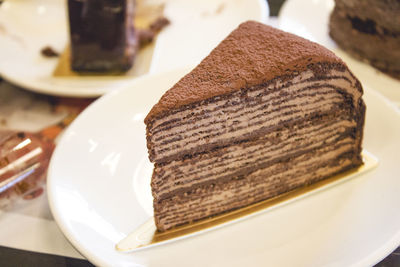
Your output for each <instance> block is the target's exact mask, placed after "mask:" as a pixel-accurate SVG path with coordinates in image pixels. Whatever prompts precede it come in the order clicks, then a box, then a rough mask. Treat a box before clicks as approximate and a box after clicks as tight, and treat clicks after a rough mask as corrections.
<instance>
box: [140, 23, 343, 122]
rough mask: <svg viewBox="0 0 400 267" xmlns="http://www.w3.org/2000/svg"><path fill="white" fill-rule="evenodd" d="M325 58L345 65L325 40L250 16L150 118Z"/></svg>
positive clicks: (156, 106)
mask: <svg viewBox="0 0 400 267" xmlns="http://www.w3.org/2000/svg"><path fill="white" fill-rule="evenodd" d="M320 62H323V63H336V64H340V65H345V64H344V63H343V62H342V60H341V59H339V58H338V57H337V56H335V54H333V53H332V52H331V51H329V50H328V49H326V48H324V47H322V46H321V45H319V44H316V43H314V42H311V41H308V40H305V39H303V38H301V37H298V36H296V35H293V34H290V33H286V32H283V31H281V30H278V29H275V28H272V27H270V26H267V25H264V24H261V23H258V22H255V21H247V22H245V23H242V24H241V25H240V26H239V27H238V28H237V29H236V30H234V31H233V32H232V33H231V34H230V35H229V36H228V37H227V38H226V39H225V40H223V41H222V42H221V43H220V44H219V45H218V46H217V47H216V48H215V49H214V50H213V51H212V52H211V53H210V54H209V55H208V56H207V57H206V58H205V59H204V60H203V61H202V62H201V63H200V64H199V65H198V66H197V67H196V68H195V69H194V70H193V71H191V72H190V73H189V74H187V75H186V76H184V77H183V78H182V79H181V80H180V81H178V82H177V83H176V84H175V85H174V86H173V87H172V88H171V89H169V90H168V91H167V92H166V93H165V94H164V95H163V96H162V97H161V99H160V100H159V102H158V103H157V104H156V105H155V106H154V107H153V108H152V109H151V111H150V112H149V114H148V115H147V117H146V119H145V123H146V124H147V123H149V122H150V120H151V119H152V118H154V117H155V116H157V115H159V114H162V113H164V112H167V111H169V110H171V109H175V108H179V107H181V106H184V105H187V104H191V103H195V102H198V101H201V100H204V99H208V98H210V97H213V96H217V95H223V94H228V93H231V92H233V91H236V90H239V89H241V88H245V87H251V86H254V85H257V84H261V83H265V82H267V81H269V80H271V79H273V78H274V77H277V76H286V75H293V73H294V72H296V71H297V72H301V71H304V70H306V69H307V68H308V66H309V65H313V64H315V63H320Z"/></svg>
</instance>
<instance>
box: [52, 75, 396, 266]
mask: <svg viewBox="0 0 400 267" xmlns="http://www.w3.org/2000/svg"><path fill="white" fill-rule="evenodd" d="M183 74H184V71H174V72H170V73H164V74H156V75H153V76H144V77H141V78H138V79H137V80H136V81H135V83H134V84H133V85H132V86H131V87H129V88H126V89H123V90H115V91H114V92H112V93H111V94H108V95H106V96H104V97H103V98H101V99H100V100H98V101H97V102H95V103H94V104H93V105H91V106H90V107H89V108H88V109H87V110H85V111H84V112H83V114H82V115H81V116H80V117H78V118H77V119H76V121H74V122H73V124H72V125H71V126H70V127H69V128H68V130H67V131H66V133H65V134H64V135H63V138H62V139H61V140H60V143H59V144H58V146H57V149H56V151H55V153H54V155H53V158H52V160H51V165H50V168H49V177H48V193H49V201H50V206H51V210H52V212H53V215H54V217H55V219H56V221H57V223H58V224H59V226H60V228H61V229H62V231H63V232H64V234H65V235H66V236H67V238H68V239H69V240H70V241H71V242H72V244H73V245H74V246H75V247H76V248H77V249H78V250H79V251H80V252H81V253H82V254H83V255H84V256H85V257H87V258H88V259H89V260H90V261H91V262H93V263H94V264H96V265H99V266H142V265H144V266H350V265H356V266H358V265H360V266H366V265H372V264H374V263H376V262H378V261H379V260H381V259H382V258H384V257H385V256H386V255H387V254H389V253H390V252H391V251H392V250H393V249H395V248H396V247H397V246H398V245H399V244H400V213H399V212H398V204H399V203H400V194H399V192H400V179H399V173H400V167H399V164H398V153H399V152H398V151H400V139H399V136H400V114H399V112H398V111H396V109H395V108H394V106H393V105H392V104H390V102H389V101H387V100H385V98H384V97H382V96H381V95H380V94H379V93H376V92H375V91H373V90H367V91H366V95H365V101H366V104H367V106H368V108H367V119H366V127H365V140H364V148H365V149H366V150H368V151H369V152H371V153H372V154H374V155H375V156H376V157H378V158H379V161H380V162H379V165H378V167H377V168H375V169H374V170H372V171H371V172H369V173H366V174H364V175H361V176H358V177H357V178H354V179H351V180H349V181H346V182H343V183H340V184H338V185H335V186H333V187H330V188H329V189H326V190H322V191H321V192H316V193H315V194H311V195H308V196H306V197H304V198H302V199H300V200H298V201H295V202H292V203H290V205H283V206H279V207H277V208H275V209H271V210H269V211H267V212H265V213H263V214H261V215H257V216H254V217H251V218H248V219H246V220H244V221H242V222H238V223H234V224H230V225H228V226H225V227H222V228H220V229H218V230H214V231H210V232H207V233H204V234H201V235H197V236H194V237H191V238H187V239H184V240H179V241H175V242H172V243H169V244H165V245H160V246H158V247H153V248H149V249H144V250H142V251H137V252H134V253H130V254H124V253H119V252H117V251H116V250H115V244H116V243H117V242H119V241H120V240H121V239H122V238H124V237H125V236H126V235H128V234H129V233H130V232H131V231H132V230H134V229H135V228H137V227H138V226H139V225H141V224H142V223H144V222H146V221H147V220H148V219H149V218H150V217H151V214H152V204H151V201H152V199H151V194H150V186H149V179H150V175H151V171H152V170H151V164H150V163H149V162H148V160H147V150H146V144H145V126H144V123H143V119H144V117H145V115H146V114H147V112H148V111H149V110H150V108H151V107H152V105H153V104H154V103H156V102H157V101H158V99H159V98H160V96H161V95H162V93H163V92H164V91H165V90H166V89H168V88H169V87H170V86H171V85H172V84H174V83H175V82H176V81H177V80H178V79H179V78H180V77H181V76H183Z"/></svg>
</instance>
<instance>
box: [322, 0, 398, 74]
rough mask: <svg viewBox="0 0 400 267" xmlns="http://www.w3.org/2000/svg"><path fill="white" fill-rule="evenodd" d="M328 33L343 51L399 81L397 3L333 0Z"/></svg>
mask: <svg viewBox="0 0 400 267" xmlns="http://www.w3.org/2000/svg"><path fill="white" fill-rule="evenodd" d="M329 30H330V32H329V34H330V36H331V37H332V39H333V40H335V41H336V43H337V44H338V45H339V47H341V48H342V49H343V50H345V51H346V52H348V53H349V54H351V55H352V56H354V57H356V58H358V59H362V60H365V61H367V62H369V63H370V64H371V65H372V66H374V67H375V68H377V69H379V70H381V71H382V72H385V73H387V74H389V75H391V76H393V77H394V78H397V79H400V1H399V0H379V1H378V0H335V8H334V10H333V12H332V14H331V17H330V23H329Z"/></svg>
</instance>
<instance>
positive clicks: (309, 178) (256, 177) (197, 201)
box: [154, 138, 361, 231]
mask: <svg viewBox="0 0 400 267" xmlns="http://www.w3.org/2000/svg"><path fill="white" fill-rule="evenodd" d="M360 164H361V159H360V157H359V154H358V152H355V151H354V144H353V140H351V138H345V139H343V140H341V141H340V142H338V143H337V144H333V145H330V146H324V147H322V148H320V149H318V150H315V151H310V152H308V153H305V154H302V155H299V156H297V157H287V158H285V159H284V160H282V161H279V162H276V163H275V164H272V165H270V166H268V167H266V168H261V169H258V170H256V171H254V172H252V173H251V174H249V175H247V176H238V177H235V178H233V179H231V180H230V181H228V182H225V183H215V184H209V185H205V186H201V187H198V188H196V189H194V190H193V191H190V192H186V193H183V194H176V195H174V196H173V197H171V198H168V199H164V200H162V201H159V202H157V201H155V202H154V211H155V213H154V216H155V222H156V225H157V228H158V229H159V230H160V231H164V230H167V229H169V228H171V227H173V226H176V225H181V224H185V223H188V222H192V221H196V220H199V219H202V218H205V217H208V216H210V215H214V214H219V213H222V212H226V211H229V210H233V209H237V208H240V207H244V206H246V205H249V204H252V203H255V202H258V201H261V200H265V199H268V198H271V197H274V196H276V195H278V194H282V193H285V192H288V191H290V190H293V189H295V188H297V187H299V186H303V185H307V184H311V183H314V182H316V181H318V180H321V179H324V178H326V177H328V176H331V175H333V174H336V173H339V172H342V171H344V170H347V169H351V168H353V167H356V166H358V165H360Z"/></svg>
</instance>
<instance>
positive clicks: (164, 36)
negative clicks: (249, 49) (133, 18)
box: [0, 0, 269, 97]
mask: <svg viewBox="0 0 400 267" xmlns="http://www.w3.org/2000/svg"><path fill="white" fill-rule="evenodd" d="M164 2H166V4H165V15H166V16H167V17H168V18H169V19H170V20H171V24H170V25H169V26H168V27H167V28H165V29H164V30H163V31H162V32H161V34H160V36H159V38H157V40H156V44H155V48H153V47H150V48H148V49H145V50H142V51H141V52H139V54H138V56H137V58H136V60H135V65H134V67H133V68H132V69H131V70H130V71H129V73H128V75H124V76H108V77H106V76H104V77H99V76H96V77H71V78H61V77H54V76H53V75H52V73H53V70H54V69H55V67H56V65H57V63H58V59H57V58H46V57H43V56H42V55H41V53H40V51H41V49H42V48H44V47H46V46H51V47H52V48H54V50H56V51H58V52H62V51H63V50H64V49H65V47H66V45H67V42H68V34H67V32H68V26H67V13H66V1H65V0H29V1H26V0H6V1H5V2H4V3H3V4H2V5H0V75H1V76H2V77H3V78H4V79H6V80H8V81H9V82H11V83H14V84H16V85H18V86H21V87H23V88H26V89H29V90H32V91H35V92H39V93H44V94H50V95H60V96H73V97H96V96H100V95H102V94H104V93H107V92H109V91H112V90H115V89H117V88H120V87H124V86H126V85H127V84H128V83H129V82H131V81H132V80H133V79H135V78H136V77H139V76H141V75H143V74H145V73H147V72H149V71H150V72H153V73H154V72H157V71H160V70H166V69H171V68H174V67H178V66H187V65H195V64H196V63H197V62H198V61H199V60H201V59H202V58H203V57H204V56H205V55H206V54H208V52H209V51H210V50H211V49H212V48H213V47H215V46H216V44H217V43H218V42H219V41H221V40H222V39H223V38H224V37H225V36H226V35H227V34H228V33H229V32H230V31H231V30H232V29H233V28H235V27H237V25H238V24H240V23H241V22H243V21H245V20H249V19H253V20H258V21H263V22H265V21H266V20H267V18H268V14H269V9H268V5H267V1H265V0H251V1H248V0H237V1H226V0H206V1H205V0H192V1H186V0H167V1H164ZM153 50H154V51H153Z"/></svg>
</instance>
